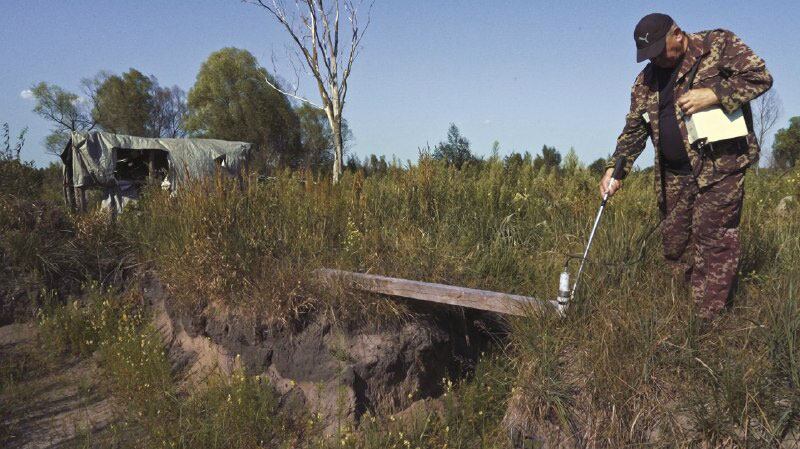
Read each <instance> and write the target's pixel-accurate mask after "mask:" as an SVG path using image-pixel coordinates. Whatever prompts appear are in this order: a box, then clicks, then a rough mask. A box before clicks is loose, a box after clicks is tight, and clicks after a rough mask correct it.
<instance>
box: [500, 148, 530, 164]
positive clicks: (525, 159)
mask: <svg viewBox="0 0 800 449" xmlns="http://www.w3.org/2000/svg"><path fill="white" fill-rule="evenodd" d="M503 162H504V163H505V165H506V167H522V166H524V165H531V164H532V163H533V158H532V157H531V153H530V152H528V151H526V152H525V153H519V152H516V151H513V152H511V154H509V155H508V156H506V157H505V159H504V160H503Z"/></svg>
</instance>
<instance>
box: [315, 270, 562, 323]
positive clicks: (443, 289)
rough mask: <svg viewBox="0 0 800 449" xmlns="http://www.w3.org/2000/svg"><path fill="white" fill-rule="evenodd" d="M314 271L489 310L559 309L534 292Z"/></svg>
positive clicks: (325, 277)
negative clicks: (500, 290)
mask: <svg viewBox="0 0 800 449" xmlns="http://www.w3.org/2000/svg"><path fill="white" fill-rule="evenodd" d="M314 273H315V275H316V276H317V278H319V279H320V280H322V281H323V282H331V281H333V282H341V283H343V284H345V285H348V286H349V287H352V288H356V289H358V290H363V291H367V292H372V293H380V294H384V295H391V296H399V297H403V298H411V299H419V300H422V301H430V302H438V303H442V304H450V305H454V306H459V307H468V308H471V309H479V310H487V311H490V312H497V313H504V314H507V315H517V316H523V315H525V311H526V310H527V309H535V310H552V311H556V302H555V301H541V300H538V299H536V298H532V297H530V296H520V295H511V294H507V293H498V292H492V291H488V290H477V289H474V288H465V287H457V286H453V285H444V284H433V283H430V282H420V281H411V280H408V279H400V278H391V277H386V276H377V275H374V274H363V273H353V272H351V271H343V270H333V269H330V268H321V269H319V270H315V271H314Z"/></svg>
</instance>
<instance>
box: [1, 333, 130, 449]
mask: <svg viewBox="0 0 800 449" xmlns="http://www.w3.org/2000/svg"><path fill="white" fill-rule="evenodd" d="M36 336H37V332H36V327H35V326H34V325H31V324H10V325H7V326H2V327H0V373H2V376H3V378H2V379H1V380H0V447H3V448H8V449H11V448H26V449H27V448H31V449H33V448H54V447H109V446H111V445H113V444H112V441H111V440H112V435H111V434H110V433H111V432H109V429H110V426H111V424H112V423H115V422H116V421H117V416H119V414H118V413H117V411H118V407H117V406H116V405H115V403H114V400H113V398H111V396H110V395H109V394H108V392H107V391H104V389H103V387H102V385H101V384H100V376H99V368H98V366H97V362H96V361H95V360H94V359H93V358H91V357H88V358H76V357H69V356H64V357H58V358H55V359H47V358H46V357H45V356H43V355H41V353H38V352H37V351H36V347H35V343H36Z"/></svg>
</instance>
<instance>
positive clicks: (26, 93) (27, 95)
mask: <svg viewBox="0 0 800 449" xmlns="http://www.w3.org/2000/svg"><path fill="white" fill-rule="evenodd" d="M19 96H20V97H22V98H24V99H26V100H30V99H31V98H33V92H31V90H30V89H25V90H23V91H22V92H20V93H19Z"/></svg>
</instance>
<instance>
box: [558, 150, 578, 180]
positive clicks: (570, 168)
mask: <svg viewBox="0 0 800 449" xmlns="http://www.w3.org/2000/svg"><path fill="white" fill-rule="evenodd" d="M561 165H562V170H563V171H564V173H567V174H569V175H574V174H575V172H576V171H578V170H580V169H582V168H583V166H582V164H581V159H580V158H579V157H578V153H576V152H575V148H570V149H569V151H568V152H567V155H566V156H565V157H564V160H563V162H562V164H561Z"/></svg>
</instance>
